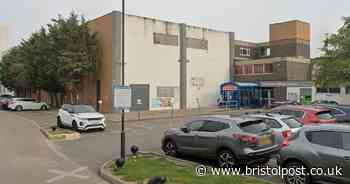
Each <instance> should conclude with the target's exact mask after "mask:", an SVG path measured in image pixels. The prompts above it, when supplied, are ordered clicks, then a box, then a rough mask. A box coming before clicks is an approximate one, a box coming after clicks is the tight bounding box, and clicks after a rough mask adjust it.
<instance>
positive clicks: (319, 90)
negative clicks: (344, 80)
mask: <svg viewBox="0 0 350 184" xmlns="http://www.w3.org/2000/svg"><path fill="white" fill-rule="evenodd" d="M316 92H317V93H328V88H317V89H316Z"/></svg>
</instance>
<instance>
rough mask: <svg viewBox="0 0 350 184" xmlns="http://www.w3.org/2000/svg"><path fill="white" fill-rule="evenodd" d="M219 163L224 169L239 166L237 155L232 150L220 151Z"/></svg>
mask: <svg viewBox="0 0 350 184" xmlns="http://www.w3.org/2000/svg"><path fill="white" fill-rule="evenodd" d="M217 161H218V164H219V166H220V167H222V168H230V167H236V166H237V165H238V164H237V160H236V157H235V155H234V154H233V152H232V151H230V150H222V151H220V152H219V154H218V158H217Z"/></svg>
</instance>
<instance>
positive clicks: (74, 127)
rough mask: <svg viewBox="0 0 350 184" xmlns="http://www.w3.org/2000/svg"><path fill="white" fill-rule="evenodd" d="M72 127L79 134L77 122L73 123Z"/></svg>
mask: <svg viewBox="0 0 350 184" xmlns="http://www.w3.org/2000/svg"><path fill="white" fill-rule="evenodd" d="M72 127H73V130H74V131H77V132H79V129H78V124H77V122H76V121H73V123H72Z"/></svg>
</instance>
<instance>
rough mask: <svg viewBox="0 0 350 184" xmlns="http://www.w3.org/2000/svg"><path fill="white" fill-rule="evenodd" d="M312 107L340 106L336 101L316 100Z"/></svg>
mask: <svg viewBox="0 0 350 184" xmlns="http://www.w3.org/2000/svg"><path fill="white" fill-rule="evenodd" d="M311 105H339V104H338V102H336V101H334V100H316V101H313V102H311Z"/></svg>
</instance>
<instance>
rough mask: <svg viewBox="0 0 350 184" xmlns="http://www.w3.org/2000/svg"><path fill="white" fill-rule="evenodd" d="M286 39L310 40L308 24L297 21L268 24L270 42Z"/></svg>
mask: <svg viewBox="0 0 350 184" xmlns="http://www.w3.org/2000/svg"><path fill="white" fill-rule="evenodd" d="M288 39H301V40H310V24H309V23H307V22H303V21H299V20H292V21H288V22H281V23H275V24H270V41H280V40H288Z"/></svg>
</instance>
